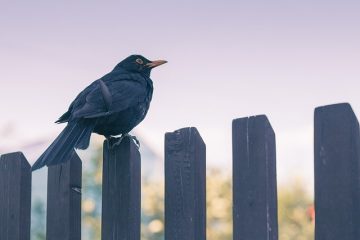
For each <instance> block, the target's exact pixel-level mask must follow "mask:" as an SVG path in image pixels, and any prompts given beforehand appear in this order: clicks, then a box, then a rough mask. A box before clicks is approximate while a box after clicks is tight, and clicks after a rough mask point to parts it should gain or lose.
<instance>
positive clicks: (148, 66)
mask: <svg viewBox="0 0 360 240" xmlns="http://www.w3.org/2000/svg"><path fill="white" fill-rule="evenodd" d="M164 63H166V61H164V60H157V61H150V60H148V59H146V58H145V57H143V56H141V55H131V56H129V57H127V58H126V59H124V60H123V61H121V62H120V63H119V64H117V65H116V66H115V68H114V69H113V70H112V71H111V72H109V73H108V74H106V75H105V76H103V77H102V78H100V79H98V80H96V81H94V82H93V83H92V84H90V85H89V86H88V87H86V88H85V89H84V90H83V91H82V92H80V94H79V95H78V96H77V97H76V98H75V100H74V101H73V102H72V103H71V105H70V107H69V109H68V111H67V112H66V113H64V114H63V115H62V116H61V117H60V118H59V119H58V120H57V121H56V123H65V122H67V126H66V127H65V129H64V130H63V131H62V132H61V133H60V135H59V136H58V137H57V138H56V139H55V140H54V142H53V143H52V144H51V145H50V146H49V147H48V148H47V149H46V151H45V152H44V153H43V154H42V155H41V156H40V157H39V159H38V160H37V161H36V162H35V163H34V165H33V166H32V170H36V169H39V168H41V167H43V166H45V165H47V166H50V165H55V164H60V163H63V162H65V161H67V160H69V159H70V157H71V155H72V154H74V153H75V149H86V148H87V147H88V146H89V141H90V136H91V133H93V132H95V133H98V134H100V135H104V136H105V137H106V138H107V139H109V142H112V145H114V144H115V145H116V141H115V142H114V139H113V138H112V136H118V135H121V137H120V140H117V141H121V139H122V138H123V137H124V136H127V135H128V133H129V132H130V131H131V130H132V129H133V128H134V127H135V126H136V125H138V124H139V123H140V122H141V121H142V120H143V119H144V118H145V116H146V114H147V112H148V109H149V106H150V102H151V98H152V94H153V82H152V80H151V79H150V72H151V70H152V69H153V68H154V67H157V66H159V65H162V64H164Z"/></svg>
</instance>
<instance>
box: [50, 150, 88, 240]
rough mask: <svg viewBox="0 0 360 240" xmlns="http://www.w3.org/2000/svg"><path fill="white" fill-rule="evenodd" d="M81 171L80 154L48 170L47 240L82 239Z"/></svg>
mask: <svg viewBox="0 0 360 240" xmlns="http://www.w3.org/2000/svg"><path fill="white" fill-rule="evenodd" d="M81 171H82V163H81V160H80V158H79V157H78V155H77V154H74V155H73V156H72V158H71V159H70V160H69V161H67V162H65V163H63V164H60V165H54V166H50V167H48V192H47V214H46V239H47V240H80V239H81V175H82V173H81Z"/></svg>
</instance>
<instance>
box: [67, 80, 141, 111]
mask: <svg viewBox="0 0 360 240" xmlns="http://www.w3.org/2000/svg"><path fill="white" fill-rule="evenodd" d="M146 96H147V91H146V84H145V85H144V80H142V79H139V77H137V76H131V75H130V74H123V75H122V76H117V77H116V78H103V79H100V80H97V83H96V84H94V87H93V89H92V90H91V91H90V92H88V93H87V94H86V96H84V98H82V99H81V101H80V102H81V104H76V103H75V104H74V107H73V109H72V114H71V115H72V116H71V117H72V118H94V117H101V116H106V115H110V114H111V113H114V112H119V111H122V110H125V109H127V108H129V107H132V106H134V105H137V104H139V103H141V102H143V101H145V98H146ZM79 100H80V99H79Z"/></svg>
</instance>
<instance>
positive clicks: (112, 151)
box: [101, 138, 141, 240]
mask: <svg viewBox="0 0 360 240" xmlns="http://www.w3.org/2000/svg"><path fill="white" fill-rule="evenodd" d="M140 204H141V161H140V153H139V151H138V148H137V146H136V145H135V143H134V142H133V140H132V139H130V138H124V139H123V140H122V141H121V143H120V144H119V145H118V146H115V147H114V148H109V146H108V142H107V141H105V142H104V163H103V189H102V224H101V226H102V227H101V229H102V230H101V236H102V239H103V240H120V239H126V240H140V221H141V212H140V208H141V206H140Z"/></svg>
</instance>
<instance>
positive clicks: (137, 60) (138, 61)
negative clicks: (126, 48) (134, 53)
mask: <svg viewBox="0 0 360 240" xmlns="http://www.w3.org/2000/svg"><path fill="white" fill-rule="evenodd" d="M136 62H137V63H138V64H143V63H144V62H143V60H141V59H140V58H138V59H136Z"/></svg>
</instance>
